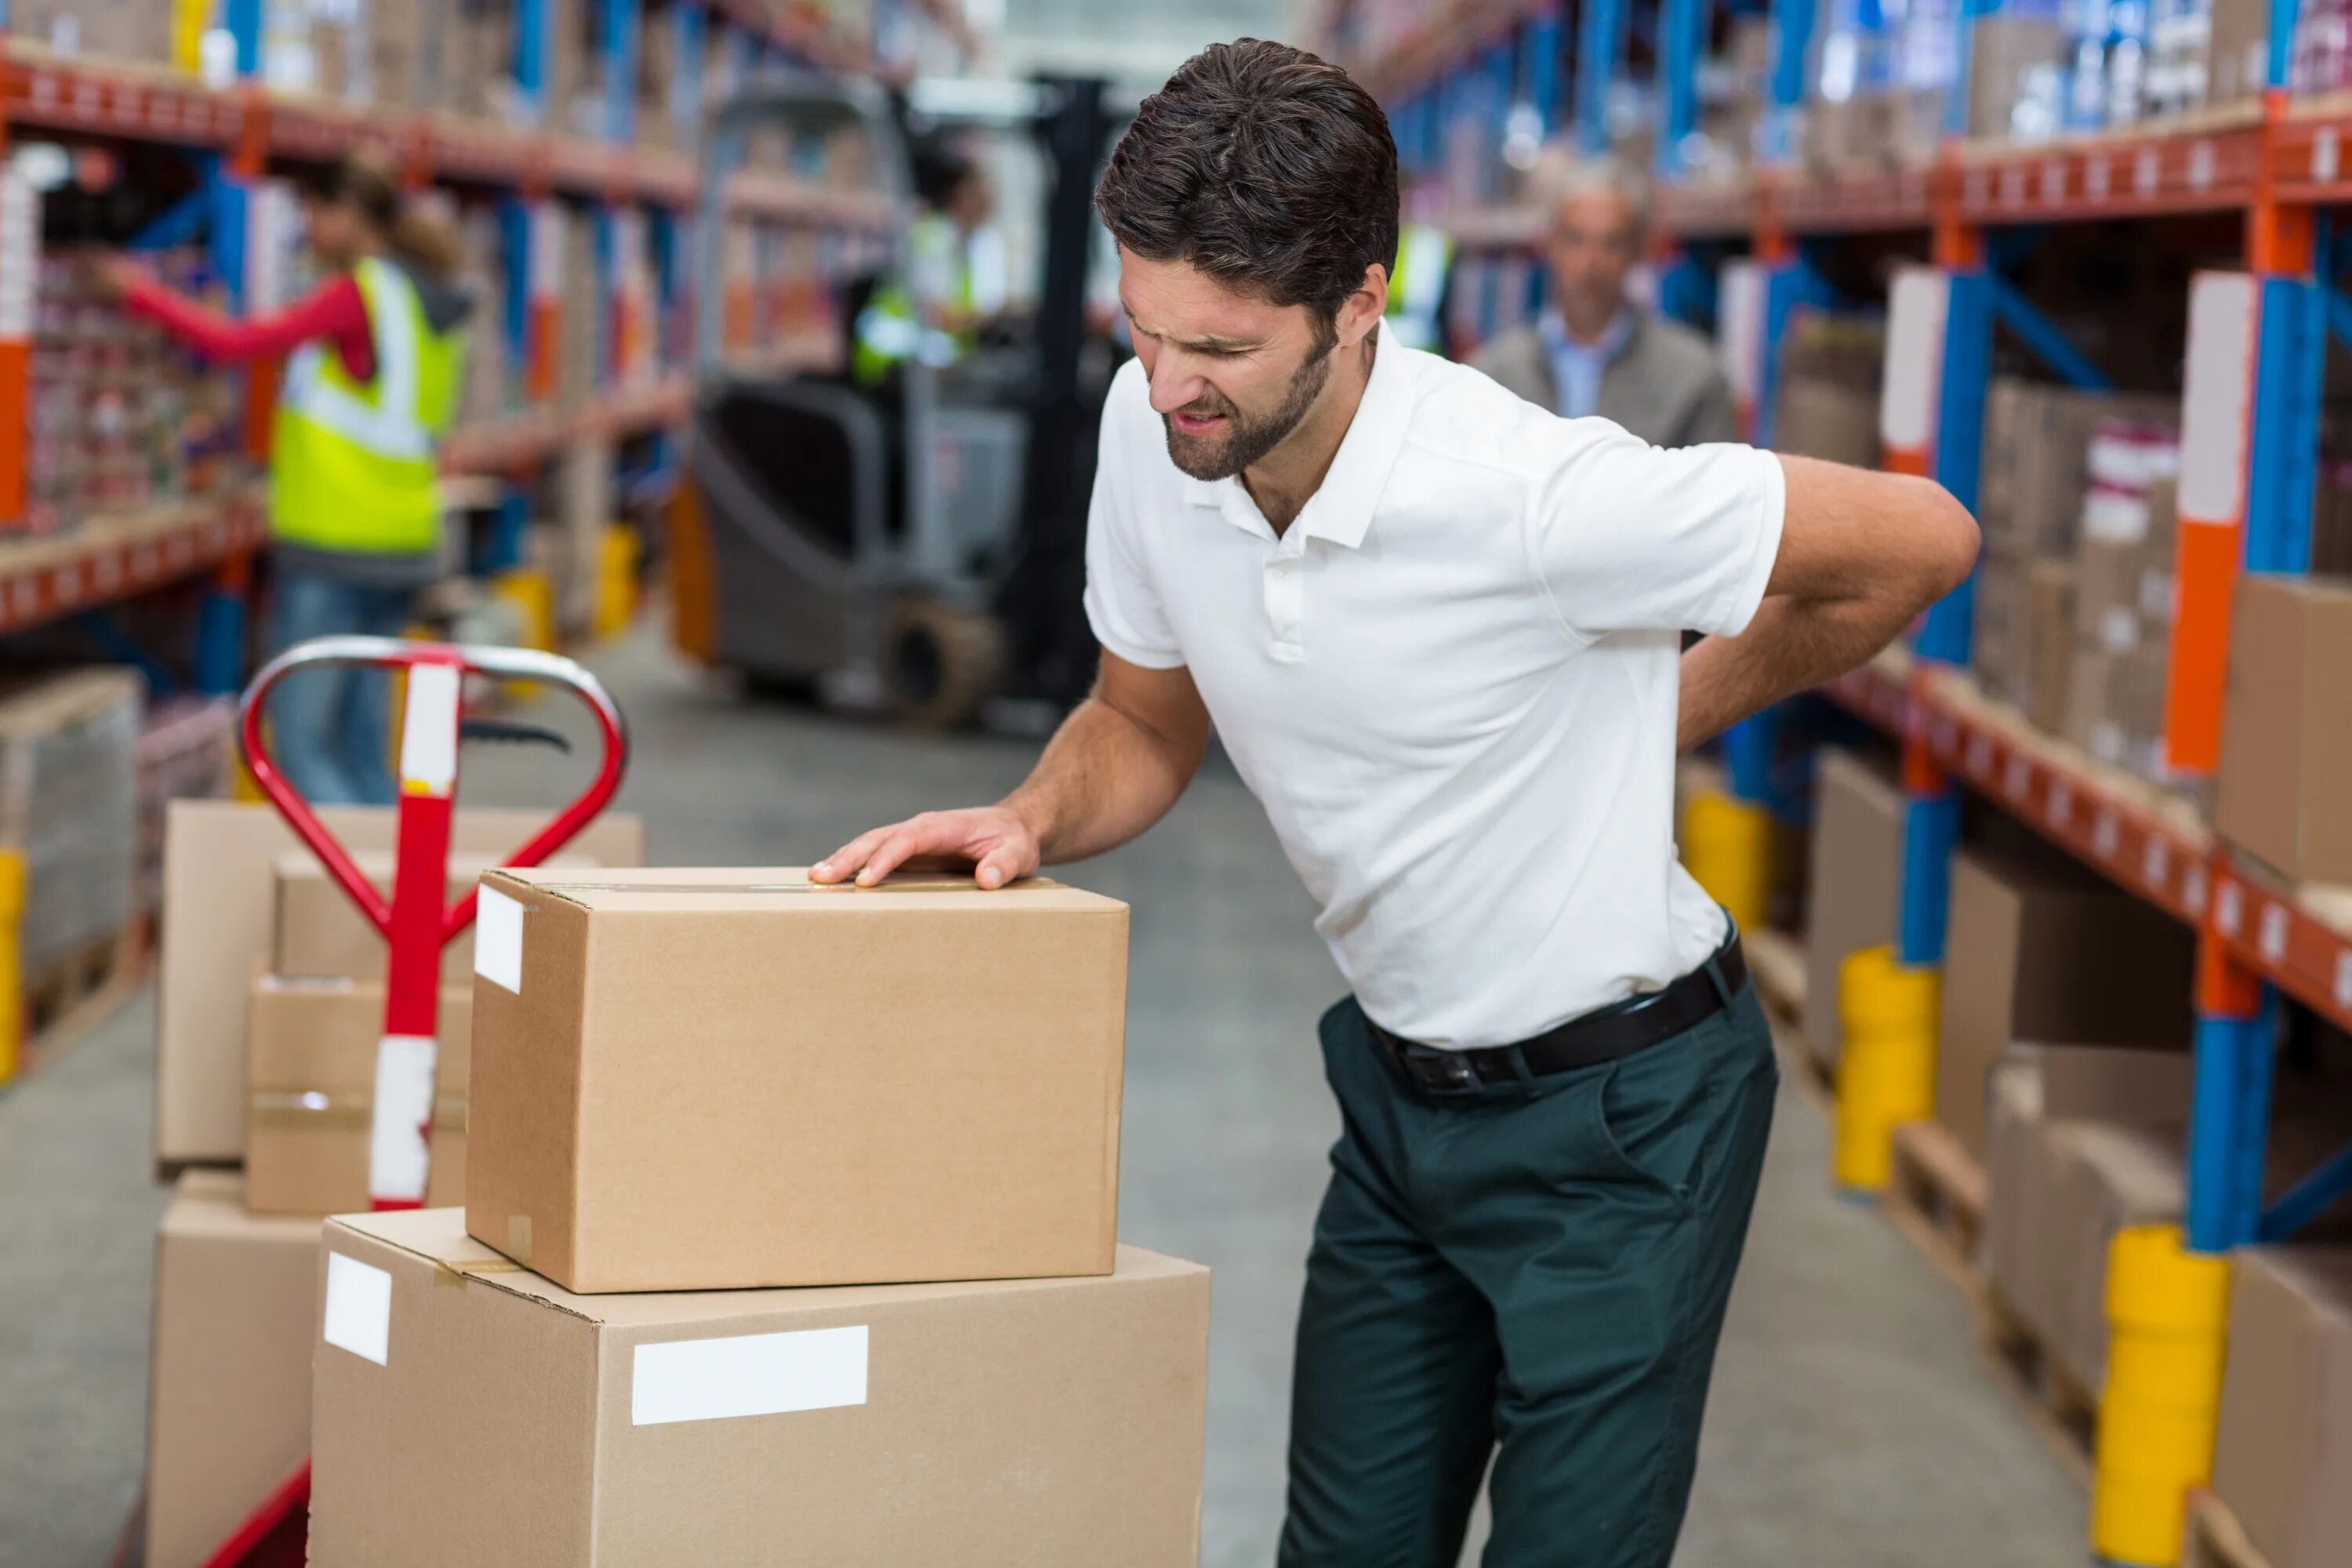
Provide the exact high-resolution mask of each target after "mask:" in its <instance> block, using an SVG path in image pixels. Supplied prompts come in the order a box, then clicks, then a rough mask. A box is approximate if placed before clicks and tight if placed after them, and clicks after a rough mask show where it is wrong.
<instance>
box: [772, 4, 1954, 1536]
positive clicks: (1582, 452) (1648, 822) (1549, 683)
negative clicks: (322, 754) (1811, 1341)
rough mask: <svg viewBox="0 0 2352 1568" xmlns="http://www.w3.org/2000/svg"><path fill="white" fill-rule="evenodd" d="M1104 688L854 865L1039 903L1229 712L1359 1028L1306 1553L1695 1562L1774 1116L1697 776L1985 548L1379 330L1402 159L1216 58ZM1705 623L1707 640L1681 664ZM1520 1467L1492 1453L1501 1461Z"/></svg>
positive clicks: (1190, 178)
mask: <svg viewBox="0 0 2352 1568" xmlns="http://www.w3.org/2000/svg"><path fill="white" fill-rule="evenodd" d="M1097 205H1098V207H1099V208H1100V210H1101V213H1102V216H1103V218H1104V220H1105V222H1106V223H1107V224H1108V226H1109V227H1110V230H1111V233H1112V234H1113V236H1114V237H1117V238H1118V242H1119V247H1120V256H1119V260H1120V285H1119V292H1120V298H1121V300H1122V302H1123V303H1124V305H1125V307H1126V310H1127V312H1128V316H1129V321H1130V323H1131V324H1132V326H1133V328H1134V331H1135V342H1136V349H1137V355H1138V359H1137V363H1134V364H1130V365H1129V366H1127V367H1126V368H1125V369H1124V370H1123V371H1122V372H1121V373H1120V374H1119V376H1118V380H1117V382H1116V383H1115V384H1114V385H1113V387H1112V390H1111V394H1110V398H1109V402H1108V406H1107V407H1106V408H1105V410H1104V415H1103V426H1102V440H1101V465H1100V468H1099V469H1098V471H1097V475H1096V479H1095V493H1094V510H1093V513H1092V516H1091V519H1090V521H1089V526H1088V537H1087V575H1088V582H1087V613H1088V615H1089V616H1090V617H1091V619H1092V622H1093V625H1094V629H1095V633H1096V636H1097V638H1098V639H1099V640H1100V642H1101V643H1102V647H1103V659H1102V669H1101V674H1100V676H1099V679H1098V680H1097V686H1096V689H1095V691H1094V694H1093V695H1092V696H1091V697H1090V698H1089V699H1088V700H1087V701H1086V702H1085V703H1084V704H1082V705H1081V706H1080V707H1079V708H1078V709H1077V710H1076V711H1075V712H1073V713H1072V714H1071V716H1070V718H1069V720H1068V721H1067V722H1066V723H1065V724H1064V725H1063V727H1062V729H1061V731H1060V732H1059V733H1058V734H1056V735H1055V738H1054V740H1053V742H1052V743H1051V744H1050V745H1048V746H1047V748H1046V750H1045V755H1044V756H1043V757H1042V758H1041V759H1040V760H1039V762H1038V764H1037V767H1036V770H1035V772H1034V773H1032V774H1031V775H1030V777H1029V779H1028V781H1027V782H1026V783H1024V784H1023V785H1022V786H1021V787H1020V788H1019V789H1017V790H1015V791H1014V792H1013V794H1012V795H1010V796H1008V797H1007V798H1006V799H1005V800H1004V801H1003V802H1002V803H1000V804H998V805H992V806H982V807H976V808H971V809H967V810H961V811H948V812H940V813H933V814H927V815H925V816H919V817H916V818H914V819H913V820H911V821H908V822H904V823H898V824H895V825H893V826H888V827H883V828H877V829H876V830H875V831H873V832H871V833H868V834H866V835H864V836H863V837H859V838H858V839H856V841H855V842H853V843H851V844H849V845H846V846H845V847H843V848H841V849H840V850H838V851H836V852H835V854H834V855H833V856H832V857H831V858H830V859H829V860H827V861H825V862H824V864H822V865H821V866H819V867H818V868H816V873H815V874H816V876H817V877H818V879H820V880H834V881H837V880H843V879H848V878H851V877H855V878H856V879H858V880H859V881H861V882H870V881H875V880H878V879H881V878H882V877H884V876H887V874H888V873H889V872H890V871H891V870H892V869H894V868H898V867H899V866H902V865H907V864H909V863H928V864H939V863H949V864H963V865H970V866H972V867H973V868H975V875H976V876H977V878H978V879H979V881H980V884H981V885H982V886H983V887H989V888H994V887H1001V886H1003V884H1005V883H1006V882H1008V881H1011V880H1012V879H1015V878H1018V877H1022V876H1025V875H1027V874H1028V873H1030V872H1031V871H1033V870H1034V869H1035V868H1037V867H1038V866H1039V865H1040V864H1041V863H1044V862H1047V861H1066V860H1076V859H1080V858H1085V857H1087V856H1089V855H1095V854H1099V853H1101V852H1102V851H1104V850H1106V849H1109V848H1112V847H1115V846H1117V845H1119V844H1123V843H1125V842H1126V841H1128V840H1129V839H1130V838H1133V837H1136V836H1137V835H1139V834H1140V833H1142V832H1143V831H1144V830H1145V829H1146V828H1148V827H1150V826H1151V825H1152V824H1153V823H1154V822H1156V821H1158V820H1159V819H1160V816H1163V815H1164V814H1165V813H1166V812H1167V811H1168V809H1169V807H1170V806H1171V805H1173V804H1174V802H1175V800H1176V798H1177V796H1178V795H1181V793H1182V791H1183V789H1184V787H1185V785H1186V784H1187V783H1189V782H1190V780H1191V779H1192V774H1193V773H1194V771H1195V770H1196V769H1197V768H1198V766H1199V765H1200V762H1201V759H1202V753H1203V752H1204V750H1205V749H1206V746H1207V743H1208V738H1209V732H1210V728H1211V724H1212V722H1213V723H1214V726H1215V728H1216V731H1217V732H1218V734H1219V735H1220V736H1222V738H1223V742H1224V744H1225V747H1226V749H1227V751H1228V752H1231V754H1232V756H1233V759H1234V765H1235V766H1236V767H1237V768H1238V769H1239V770H1240V772H1241V775H1242V777H1243V779H1244V781H1245V782H1246V783H1247V784H1248V785H1249V787H1250V788H1251V790H1252V791H1253V792H1255V795H1257V797H1258V798H1259V800H1260V801H1261V802H1263V803H1264V805H1265V810H1266V814H1267V816H1269V817H1270V818H1271V819H1272V821H1273V824H1274V826H1275V829H1276V833H1277V834H1278V835H1279V837H1280V838H1281V840H1282V844H1283V847H1284V848H1285V850H1286V852H1287V854H1288V855H1289V858H1290V860H1291V864H1292V865H1293V866H1294V867H1295V868H1297V871H1298V874H1299V876H1300V878H1301V879H1303V880H1304V881H1305V883H1306V885H1307V889H1308V890H1309V891H1310V892H1311V893H1312V894H1313V895H1314V896H1315V898H1316V899H1317V900H1318V902H1319V903H1320V905H1321V907H1322V914H1321V916H1320V917H1319V918H1318V921H1317V922H1316V923H1317V929H1318V930H1319V931H1321V932H1322V933H1323V935H1324V937H1325V939H1326V940H1327V941H1328V942H1329V943H1330V946H1331V951H1332V952H1333V954H1334V956H1335V957H1336V958H1337V960H1338V962H1339V968H1340V970H1341V972H1342V973H1344V974H1345V975H1346V977H1347V979H1348V981H1349V984H1350V985H1351V986H1352V987H1353V990H1354V994H1353V995H1352V996H1351V997H1350V998H1349V999H1348V1000H1346V1001H1344V1002H1342V1003H1340V1004H1339V1005H1337V1006H1335V1007H1334V1008H1332V1009H1331V1011H1330V1012H1329V1013H1328V1014H1327V1015H1326V1016H1325V1017H1324V1020H1323V1024H1322V1028H1321V1034H1322V1046H1323V1051H1324V1055H1325V1058H1326V1066H1327V1068H1328V1073H1329V1077H1330V1079H1331V1083H1332V1087H1333V1089H1334V1090H1335V1092H1336V1093H1337V1094H1338V1096H1339V1103H1340V1108H1341V1110H1342V1112H1343V1121H1344V1129H1345V1130H1344V1132H1343V1134H1342V1136H1341V1138H1340V1140H1339V1143H1338V1144H1337V1145H1336V1146H1335V1147H1334V1148H1333V1150H1332V1152H1331V1164H1332V1176H1331V1184H1330V1187H1329V1190H1328V1194H1326V1197H1325V1199H1324V1203H1323V1207H1322V1210H1321V1213H1320V1214H1319V1215H1318V1217H1317V1221H1316V1227H1315V1240H1314V1247H1313V1250H1312V1252H1311V1254H1310V1256H1309V1258H1308V1263H1307V1292H1306V1300H1305V1302H1304V1304H1303V1307H1302V1309H1301V1311H1300V1318H1299V1329H1298V1348H1297V1371H1296V1374H1295V1383H1294V1387H1293V1394H1292V1416H1291V1452H1290V1505H1289V1517H1288V1519H1287V1521H1286V1524H1285V1527H1284V1531H1283V1539H1282V1547H1281V1555H1280V1562H1281V1563H1282V1564H1283V1565H1284V1568H1309V1565H1315V1568H1379V1565H1383V1564H1393V1565H1396V1568H1423V1565H1426V1568H1438V1565H1441V1564H1444V1565H1448V1568H1450V1565H1451V1564H1452V1563H1454V1559H1455V1557H1456V1555H1457V1554H1458V1552H1459V1549H1460V1544H1461V1539H1462V1532H1463V1530H1464V1528H1465V1521H1466V1519H1467V1517H1468V1513H1469V1509H1470V1503H1471V1500H1472V1498H1473V1496H1474V1494H1475V1492H1476V1490H1477V1487H1478V1483H1479V1479H1480V1476H1481V1474H1482V1472H1483V1471H1484V1470H1485V1468H1486V1462H1487V1459H1488V1457H1489V1455H1490V1454H1492V1455H1493V1458H1494V1469H1493V1477H1492V1480H1491V1483H1490V1489H1491V1494H1492V1500H1493V1504H1494V1534H1493V1538H1492V1543H1491V1545H1490V1546H1489V1548H1488V1550H1487V1555H1486V1563H1487V1565H1488V1568H1535V1565H1537V1564H1545V1565H1555V1564H1575V1565H1578V1568H1585V1565H1591V1568H1663V1565H1664V1563H1666V1562H1667V1560H1668V1558H1669V1557H1670V1556H1671V1554H1672V1552H1673V1549H1674V1542H1675V1534H1676V1531H1678V1529H1679V1528H1680V1524H1681V1520H1682V1514H1683V1505H1684V1501H1685V1498H1686V1496H1687V1494H1688V1491H1689V1486H1690V1479H1691V1471H1692V1466H1693V1463H1694V1460H1695V1457H1696V1448H1697V1438H1698V1426H1699V1417H1700V1414H1701V1411H1702V1408H1703V1406H1704V1405H1705V1401H1706V1384H1707V1378H1708V1373H1709V1371H1710V1368H1711V1365H1712V1363H1713V1359H1714V1352H1715V1343H1716V1340H1717V1334H1718V1331H1719V1330H1720V1328H1721V1325H1722V1320H1723V1310H1724V1304H1725V1301H1726V1300H1727V1298H1728V1296H1729V1293H1730V1289H1731V1279H1732V1274H1733V1271H1734V1268H1736V1266H1737V1264H1738V1257H1739V1251H1740V1247H1741V1244H1742V1241H1743V1239H1744V1237H1745V1235H1746V1230H1747V1223H1748V1209H1749V1207H1750V1205H1751V1204H1752V1202H1753V1199H1754V1196H1755V1191H1756V1181H1757V1175H1758V1172H1759V1168H1760V1166H1761V1163H1762V1159H1763V1152H1764V1142H1765V1136H1766V1132H1767V1130H1768V1128H1769V1121H1770V1116H1771V1103H1772V1091H1773V1086H1774V1080H1775V1072H1774V1068H1773V1062H1772V1054H1771V1046H1770V1040H1769V1031H1768V1029H1767V1027H1766V1026H1765V1022H1764V1019H1763V1016H1762V1015H1761V1013H1760V1012H1759V1009H1758V1007H1757V1004H1756V1001H1755V998H1754V996H1753V994H1752V993H1751V991H1750V990H1749V988H1748V984H1747V979H1746V972H1745V968H1744V966H1743V964H1742V963H1741V960H1740V955H1739V948H1738V936H1737V933H1736V932H1734V931H1731V930H1730V922H1729V921H1728V920H1727V918H1726V917H1725V915H1724V913H1723V911H1722V910H1720V909H1718V908H1717V906H1715V905H1714V904H1713V903H1711V902H1710V901H1709V900H1707V898H1706V895H1705V894H1704V893H1702V892H1701V891H1700V890H1699V889H1698V888H1697V886H1696V884H1695V883H1694V882H1693V881H1692V880H1691V879H1690V878H1689V877H1688V876H1687V875H1686V874H1685V872H1684V871H1683V869H1682V868H1681V867H1680V866H1679V865H1677V864H1676V862H1675V847H1674V838H1673V824H1672V821H1671V798H1672V794H1673V771H1674V761H1675V751H1676V748H1677V746H1678V745H1682V746H1687V745H1689V744H1692V743H1694V742H1697V741H1700V740H1703V739H1705V738H1706V737H1707V736H1708V735H1710V734H1712V733H1714V732H1715V731H1717V730H1719V729H1721V728H1722V727H1723V726H1725V725H1727V724H1728V723H1730V722H1732V721H1735V720H1737V719H1738V718H1740V717H1742V716H1744V715H1746V714H1748V713H1749V712H1752V711H1753V710H1756V709H1757V708H1759V707H1761V706H1762V705H1764V704H1765V703H1767V702H1769V701H1772V700H1776V699H1778V698H1780V697H1782V696H1785V695H1787V694H1788V693H1790V692H1792V691H1795V690H1799V689H1803V688H1805V687H1808V686H1811V685H1814V684H1816V683H1818V682H1820V681H1822V680H1823V679H1827V678H1828V677H1830V676H1832V675H1834V674H1837V673H1838V672H1840V671H1842V670H1843V669H1845V668H1849V667H1851V666H1853V665H1854V664H1856V663H1859V662H1860V661H1861V660H1863V659H1864V658H1867V657H1868V656H1869V655H1870V654H1871V653H1872V652H1873V651H1874V650H1875V649H1876V648H1877V647H1879V646H1881V645H1882V644H1884V643H1885V642H1886V641H1887V640H1888V639H1889V638H1891V637H1893V636H1895V633H1896V632H1898V631H1899V630H1900V629H1901V628H1902V627H1903V626H1905V625H1906V623H1907V622H1908V621H1909V620H1910V618H1911V617H1912V616H1914V615H1916V613H1917V612H1918V611H1919V610H1920V609H1921V608H1922V607H1923V606H1925V605H1927V604H1928V603H1930V602H1931V601H1933V600H1934V599H1935V598H1937V596H1939V595H1942V594H1944V593H1945V592H1947V591H1948V590H1949V589H1950V588H1951V587H1953V586H1954V585H1955V584H1958V582H1959V581H1960V580H1961V579H1962V578H1963V577H1964V576H1965V575H1966V574H1967V572H1968V570H1969V565H1970V563H1972V562H1973V560H1974V559H1975V552H1976V527H1975V524H1974V523H1973V522H1971V521H1969V517H1968V514H1967V513H1966V512H1965V511H1964V510H1962V509H1961V508H1960V507H1959V506H1958V503H1956V502H1955V501H1954V500H1952V499H1951V498H1950V497H1949V496H1948V495H1947V494H1946V493H1945V492H1944V491H1943V490H1942V489H1938V488H1937V487H1936V486H1934V485H1932V484H1929V483H1927V481H1925V480H1920V479H1904V478H1899V477H1895V476H1892V475H1883V474H1873V473H1866V472H1864V471H1861V470H1859V469H1853V468H1838V467H1835V466H1833V465H1829V464H1823V463H1816V462H1808V461H1805V460H1803V459H1800V458H1787V459H1783V458H1776V457H1774V456H1772V455H1771V454H1769V453H1765V452H1759V451H1754V450H1751V449H1749V448H1747V447H1729V446H1715V447H1692V448H1687V449H1684V450H1680V451H1665V450H1661V449H1658V448H1654V447H1649V446H1647V445H1645V444H1644V443H1643V442H1642V441H1640V440H1638V439H1636V438H1635V437H1631V436H1629V435H1627V434H1625V432H1624V431H1622V429H1620V428H1618V427H1617V426H1614V425H1612V424H1610V423H1608V422H1607V421H1605V420H1601V419H1573V420H1571V419H1562V418H1559V417H1558V416H1555V415H1553V414H1551V413H1550V412H1549V411H1547V410H1544V409H1541V408H1538V407H1536V406H1534V405H1530V404H1528V403H1525V402H1523V401H1521V400H1520V399H1519V398H1518V397H1517V396H1515V395H1512V394H1511V393H1509V392H1507V391H1505V390H1504V389H1503V388H1501V387H1499V386H1497V385H1496V384H1494V383H1493V382H1491V381H1489V380H1487V379H1486V377H1485V376H1483V375H1480V374H1478V373H1476V372H1475V371H1473V370H1470V369H1467V368H1465V367H1463V366H1459V365H1455V364H1451V363H1446V362H1445V361H1444V360H1440V359H1437V358H1434V357H1433V356H1431V355H1429V354H1426V353H1417V352H1414V351H1412V350H1409V349H1407V348H1405V347H1404V346H1403V345H1402V344H1401V343H1398V342H1394V341H1392V340H1391V338H1389V336H1388V335H1387V334H1386V333H1385V332H1384V331H1382V330H1381V326H1380V321H1381V311H1382V309H1383V307H1384V305H1385V303H1386V299H1387V287H1388V275H1389V271H1390V269H1391V268H1392V267H1393V265H1394V262H1395V258H1396V244H1397V219H1398V201H1397V176H1396V153H1395V147H1394V143H1393V142H1391V138H1390V133H1389V129H1388V123H1387V121H1386V119H1385V118H1384V117H1383V116H1382V115H1381V110H1380V108H1379V106H1378V105H1377V104H1375V103H1374V102H1373V101H1372V100H1371V99H1370V97H1369V96H1368V95H1366V94H1365V93H1364V92H1363V91H1362V90H1361V89H1360V88H1358V87H1357V86H1356V85H1355V83H1354V82H1352V81H1350V80H1349V79H1348V77H1347V76H1346V75H1345V73H1343V72H1341V71H1339V70H1338V69H1337V68H1333V67H1331V66H1328V65H1326V64H1325V63H1323V62H1322V61H1320V60H1318V59H1317V58H1315V57H1313V56H1311V55H1307V54H1303V53H1300V52H1299V51H1297V50H1295V49H1291V48H1288V47H1284V46H1281V45H1276V44H1267V43H1258V42H1254V41H1247V40H1245V41H1244V42H1242V43H1239V44H1234V45H1220V46H1217V47H1213V48H1210V49H1208V50H1206V51H1204V52H1203V53H1202V54H1201V55H1199V56H1197V57H1195V58H1193V59H1192V60H1191V61H1190V62H1188V63H1187V64H1186V65H1185V66H1184V67H1183V68H1181V69H1180V70H1179V71H1178V72H1177V73H1176V75H1175V76H1174V77H1173V78H1171V79H1170V81H1169V83H1168V85H1167V86H1166V88H1164V89H1162V90H1161V91H1160V92H1159V93H1158V94H1156V95H1154V96H1153V97H1152V98H1150V99H1149V100H1145V102H1144V104H1143V107H1142V110H1141V111H1140V113H1139V115H1138V117H1137V119H1136V121H1135V124H1134V126H1133V127H1132V129H1130V130H1129V132H1128V133H1127V135H1126V136H1125V137H1124V138H1123V139H1122V140H1121V142H1120V143H1119V145H1118V148H1117V150H1116V151H1115V152H1114V153H1112V156H1111V160H1110V163H1109V166H1108V170H1107V172H1106V174H1105V175H1104V178H1103V182H1102V186H1101V189H1100V192H1099V194H1098V195H1097ZM1685 628H1690V629H1695V630H1697V631H1701V632H1705V633H1708V634H1711V635H1710V636H1708V637H1706V639H1705V640H1703V641H1701V642H1700V643H1699V644H1698V645H1697V646H1696V647H1695V648H1694V649H1693V650H1692V651H1691V652H1690V653H1688V654H1687V655H1685V654H1682V653H1681V652H1680V647H1681V634H1682V632H1683V631H1684V630H1685ZM1498 1446H1499V1447H1498Z"/></svg>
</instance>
